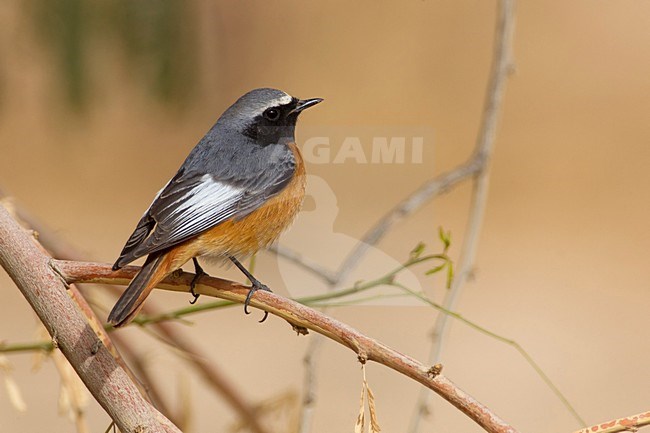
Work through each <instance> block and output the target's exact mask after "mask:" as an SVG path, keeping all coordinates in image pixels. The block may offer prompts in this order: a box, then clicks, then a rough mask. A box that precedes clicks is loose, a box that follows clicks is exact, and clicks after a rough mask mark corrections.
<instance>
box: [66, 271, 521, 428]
mask: <svg viewBox="0 0 650 433" xmlns="http://www.w3.org/2000/svg"><path fill="white" fill-rule="evenodd" d="M56 266H57V267H58V268H59V269H60V270H61V273H62V274H63V275H64V276H65V278H66V281H67V282H68V283H99V284H128V282H129V281H130V280H131V279H132V278H133V277H134V276H135V274H136V273H137V272H138V270H139V268H138V267H135V266H127V267H125V268H123V269H120V270H119V271H115V272H113V271H112V270H111V267H110V266H109V265H107V264H100V263H85V262H70V261H62V260H57V261H56ZM193 277H194V275H193V274H190V273H187V272H183V273H179V274H173V275H171V276H169V277H167V278H166V279H165V280H163V282H162V283H160V284H159V285H158V287H159V288H161V289H165V290H172V291H177V292H188V291H189V284H190V282H191V281H192V278H193ZM195 291H196V292H197V293H200V294H202V295H206V296H214V297H217V298H222V299H227V300H229V301H233V302H238V303H243V302H244V300H245V298H246V295H247V294H248V291H249V287H246V286H242V285H241V284H238V283H235V282H232V281H228V280H222V279H218V278H213V277H203V278H202V279H201V280H200V283H199V284H198V285H197V287H196V288H195ZM251 305H252V306H254V307H257V308H261V309H263V310H265V311H268V312H269V313H271V314H274V315H276V316H278V317H281V318H283V319H285V320H287V321H288V322H290V323H292V324H295V325H297V326H301V327H305V328H308V329H311V330H313V331H315V332H317V333H319V334H322V335H324V336H326V337H327V338H329V339H331V340H334V341H336V342H338V343H340V344H342V345H344V346H346V347H348V348H350V349H351V350H353V351H354V352H355V353H356V354H357V356H358V358H359V360H360V361H361V362H366V361H374V362H377V363H380V364H383V365H385V366H387V367H389V368H391V369H393V370H395V371H397V372H399V373H401V374H403V375H405V376H408V377H410V378H411V379H413V380H415V381H417V382H419V383H421V384H422V385H424V386H426V387H428V388H429V389H431V390H433V391H435V392H436V393H438V394H439V395H440V396H441V397H443V398H444V399H445V400H447V401H448V402H449V403H451V404H452V405H454V406H455V407H456V408H458V409H459V410H460V411H462V412H463V413H465V414H466V415H467V416H469V417H470V418H471V419H473V420H474V421H475V422H476V423H477V424H479V425H480V426H481V427H483V428H484V429H485V430H486V431H489V432H494V433H497V432H499V433H506V432H509V433H515V432H516V430H515V429H514V428H513V427H511V426H510V425H508V424H506V423H505V422H504V421H503V420H501V419H500V418H499V417H497V416H496V415H495V414H494V413H492V412H491V411H490V410H489V409H488V408H487V407H485V406H484V405H482V404H481V403H479V402H478V401H476V400H475V399H474V398H472V397H471V396H469V395H468V394H466V393H465V392H464V391H462V390H460V389H459V388H458V387H457V386H456V385H454V384H453V383H452V382H451V381H450V380H449V379H447V378H446V377H444V376H443V375H442V374H437V375H436V374H434V373H433V370H432V369H431V367H427V366H425V365H423V364H421V363H420V362H418V361H416V360H415V359H413V358H411V357H408V356H406V355H403V354H401V353H399V352H397V351H395V350H393V349H391V348H390V347H388V346H386V345H384V344H383V343H381V342H379V341H376V340H374V339H372V338H370V337H367V336H365V335H364V334H361V333H360V332H359V331H357V330H355V329H353V328H352V327H350V326H348V325H346V324H344V323H342V322H339V321H337V320H336V319H333V318H331V317H329V316H326V315H325V314H323V313H321V312H319V311H316V310H314V309H312V308H309V307H307V306H305V305H302V304H298V303H296V302H294V301H292V300H290V299H286V298H283V297H281V296H278V295H276V294H274V293H270V292H261V291H260V292H257V293H256V294H255V296H254V297H253V299H252V300H251Z"/></svg>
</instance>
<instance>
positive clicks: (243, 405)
mask: <svg viewBox="0 0 650 433" xmlns="http://www.w3.org/2000/svg"><path fill="white" fill-rule="evenodd" d="M4 197H6V195H5V194H4V192H3V191H2V189H0V199H2V198H4ZM15 213H16V214H17V215H18V218H19V219H20V220H21V222H23V221H24V222H25V223H26V224H27V225H28V226H29V227H30V228H32V229H34V230H35V231H36V232H37V233H38V239H39V241H40V243H41V244H42V245H43V246H44V247H45V248H47V249H48V250H49V251H50V252H51V253H52V254H53V255H54V256H55V257H57V258H60V259H67V260H78V259H79V257H80V253H79V252H78V251H77V250H76V249H75V248H74V247H72V246H71V245H69V244H68V243H66V242H64V241H62V240H61V239H59V238H58V237H57V236H56V235H54V234H53V232H52V230H49V229H48V228H47V227H45V226H44V225H42V224H41V223H40V222H39V221H38V219H36V218H33V217H32V216H31V215H30V214H29V213H27V212H26V211H25V210H24V209H22V208H20V207H16V209H15ZM107 288H108V289H109V290H111V291H112V292H113V293H115V294H116V295H117V296H119V294H120V293H121V292H120V289H119V288H117V287H114V286H107ZM71 289H72V290H71V292H72V293H73V294H75V296H74V297H75V301H76V302H77V303H78V304H79V305H80V307H81V308H82V309H85V308H86V307H87V308H88V309H89V308H90V307H89V306H88V305H87V303H86V301H85V299H84V298H83V296H82V295H81V294H80V293H78V292H77V291H76V289H75V288H74V287H71ZM142 312H143V313H144V314H146V315H147V316H150V317H151V316H157V315H159V314H160V313H159V312H158V311H157V310H156V309H155V308H154V307H153V306H152V303H147V304H145V306H144V308H143V309H142ZM85 313H86V316H87V317H89V318H91V317H93V316H94V314H93V313H92V311H88V312H85ZM95 319H96V317H95ZM97 323H99V321H97ZM152 326H154V327H155V328H156V329H157V330H158V331H159V332H160V333H161V334H162V335H164V337H165V338H166V339H167V340H169V341H170V343H171V344H172V345H173V346H174V347H177V348H179V349H180V350H182V351H184V352H185V353H186V354H187V357H186V359H187V361H188V362H190V363H192V364H193V365H194V366H195V367H196V368H197V369H198V372H199V373H200V374H201V375H202V376H203V378H204V379H205V380H206V382H207V384H208V385H210V386H211V387H212V389H213V390H214V391H215V392H216V393H217V394H219V395H220V396H222V397H223V398H224V399H225V401H226V402H227V403H229V404H230V405H231V406H232V408H233V409H234V410H235V412H237V413H238V414H239V416H240V417H241V419H242V422H243V423H244V424H247V425H249V426H250V429H251V431H252V432H253V433H266V429H265V427H264V426H263V425H262V424H261V422H260V421H259V419H258V418H259V417H258V416H257V414H256V412H255V410H254V408H253V406H252V405H251V404H250V403H249V402H248V401H246V400H245V399H244V397H243V396H242V395H241V393H240V392H239V391H238V390H237V389H235V387H234V386H233V385H232V384H231V382H230V381H229V380H228V378H227V377H226V376H225V375H224V374H223V373H221V371H220V370H219V369H218V368H217V367H216V365H215V364H214V363H213V362H209V361H207V359H208V357H207V356H205V354H204V353H203V352H202V351H201V348H200V346H198V345H196V344H193V343H192V338H191V337H190V336H188V335H185V334H184V333H182V332H180V331H179V330H178V329H172V327H171V326H170V325H169V324H167V323H162V322H161V323H155V324H153V325H152ZM95 328H96V329H95V330H96V332H98V333H99V334H100V338H102V341H104V344H106V346H107V347H108V349H109V350H110V351H111V353H112V354H113V356H115V358H116V360H117V361H118V363H120V365H121V366H122V367H123V368H124V369H125V370H126V372H127V373H129V375H130V376H132V374H131V372H130V370H129V369H128V367H127V366H126V364H125V363H124V362H123V360H122V358H121V357H120V355H119V353H118V352H117V350H115V348H114V347H113V345H112V343H111V340H110V339H109V338H108V337H107V336H105V333H104V329H103V328H102V327H101V325H99V326H96V327H95ZM112 339H113V340H116V341H117V342H119V343H120V346H121V348H122V350H123V351H125V352H127V353H128V354H129V355H130V356H131V358H132V360H133V361H134V364H135V365H136V366H137V367H138V368H139V370H140V374H141V375H142V376H143V378H144V376H148V372H147V371H146V370H145V369H144V365H143V362H142V360H141V359H140V358H139V357H138V356H137V355H136V353H135V352H134V351H133V350H131V348H130V346H129V345H128V344H127V343H126V341H125V339H123V338H121V337H120V336H119V335H116V334H114V335H113V336H112ZM132 377H133V376H132ZM133 379H134V383H136V385H137V386H139V387H140V388H141V392H142V393H143V395H144V396H145V398H146V397H147V395H148V394H151V396H152V397H153V398H154V401H156V402H157V403H158V404H159V405H161V406H160V409H161V410H162V411H163V413H166V414H167V416H171V415H173V414H172V413H171V412H170V411H169V408H168V407H166V406H165V405H164V401H163V400H162V396H161V395H160V392H159V391H158V390H157V387H156V386H155V385H156V384H155V382H151V381H146V382H145V383H146V384H147V387H148V389H143V387H142V386H141V385H140V382H139V381H138V379H137V378H133Z"/></svg>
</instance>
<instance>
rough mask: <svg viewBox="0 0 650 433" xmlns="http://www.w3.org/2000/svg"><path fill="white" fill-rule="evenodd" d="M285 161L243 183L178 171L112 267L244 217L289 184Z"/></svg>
mask: <svg viewBox="0 0 650 433" xmlns="http://www.w3.org/2000/svg"><path fill="white" fill-rule="evenodd" d="M288 162H289V163H287V164H284V166H283V167H281V169H277V168H276V169H275V170H268V171H261V172H259V174H258V175H257V176H252V177H247V179H245V180H244V179H227V180H226V179H217V178H216V177H215V176H214V175H211V174H202V175H199V174H194V175H183V172H182V171H181V172H179V173H178V174H177V175H176V176H175V177H174V178H173V179H172V180H171V181H170V182H169V183H168V184H167V186H165V188H163V189H162V190H161V191H160V193H159V194H158V196H157V197H156V198H155V199H154V201H153V203H152V204H151V206H150V207H149V209H148V210H147V212H145V214H144V215H143V217H142V219H141V220H140V222H139V223H138V225H137V226H136V228H135V230H134V231H133V234H132V235H131V237H130V238H129V240H128V241H127V242H126V245H125V246H124V249H123V250H122V253H121V254H120V257H119V258H118V259H117V261H116V262H115V265H114V266H113V268H114V269H119V268H121V267H122V266H124V265H126V264H128V263H130V262H132V261H133V260H135V259H137V258H138V257H142V256H144V255H146V254H150V253H152V252H156V251H160V250H164V249H166V248H169V247H172V246H174V245H177V244H179V243H180V242H183V241H185V240H187V239H190V238H192V237H194V236H196V235H198V234H200V233H202V232H204V231H206V230H208V229H210V228H212V227H214V226H216V225H218V224H220V223H222V222H224V221H226V220H228V219H231V218H234V219H240V218H243V217H244V216H246V215H248V214H249V213H251V212H252V211H254V210H255V209H257V208H259V207H260V206H261V205H262V204H264V202H266V201H267V200H268V199H269V198H271V197H272V196H274V195H276V194H277V193H278V192H280V191H281V190H282V189H283V188H284V187H285V186H286V185H287V184H288V183H289V181H290V180H291V177H292V175H293V172H294V164H292V163H291V162H292V161H288Z"/></svg>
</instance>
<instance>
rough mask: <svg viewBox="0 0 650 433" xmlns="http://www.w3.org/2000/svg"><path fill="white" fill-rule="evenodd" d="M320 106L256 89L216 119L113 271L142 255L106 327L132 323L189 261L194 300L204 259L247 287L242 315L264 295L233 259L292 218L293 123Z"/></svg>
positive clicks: (300, 182)
mask: <svg viewBox="0 0 650 433" xmlns="http://www.w3.org/2000/svg"><path fill="white" fill-rule="evenodd" d="M321 101H322V99H320V98H314V99H304V100H301V99H297V98H294V97H292V96H290V95H288V94H287V93H285V92H282V91H280V90H275V89H267V88H264V89H256V90H252V91H251V92H248V93H247V94H245V95H244V96H242V97H241V98H239V100H237V102H235V103H234V104H233V105H232V106H230V108H228V109H227V110H226V111H225V112H224V113H223V114H222V115H221V117H220V118H219V120H217V123H215V124H214V126H213V127H212V128H211V129H210V130H209V131H208V132H207V134H206V135H205V136H204V137H203V138H202V139H201V141H199V143H198V144H197V145H196V146H195V147H194V149H192V151H191V152H190V154H189V155H188V157H187V159H185V162H183V164H182V165H181V167H180V169H179V170H178V172H177V173H176V175H175V176H174V177H173V178H172V179H171V180H170V181H169V182H168V183H167V185H165V187H164V188H163V189H162V190H160V192H159V193H158V195H156V197H155V199H154V200H153V203H151V206H149V209H147V211H146V212H145V213H144V215H143V216H142V219H140V222H138V225H137V226H136V228H135V230H134V231H133V234H132V235H131V237H130V238H129V239H128V241H127V242H126V245H125V246H124V249H123V250H122V253H121V254H120V257H119V258H118V259H117V261H116V262H115V264H114V265H113V270H117V269H120V268H121V267H123V266H125V265H127V264H128V263H130V262H132V261H134V260H135V259H137V258H139V257H143V256H145V255H147V259H146V261H145V262H144V265H143V266H142V268H141V270H140V272H138V274H137V275H136V276H135V278H133V280H132V281H131V283H130V284H129V286H128V288H127V289H126V291H125V292H124V293H123V294H122V296H121V297H120V299H119V300H118V301H117V303H116V304H115V306H114V307H113V310H112V311H111V312H110V314H109V316H108V322H109V323H111V324H112V325H114V326H116V327H118V326H123V325H126V324H127V323H129V322H130V321H131V320H133V318H134V317H135V316H136V314H137V313H138V311H140V309H141V308H142V305H143V303H144V300H145V299H146V297H147V296H148V295H149V293H150V292H151V290H152V289H153V288H154V287H155V286H156V284H158V283H159V282H160V281H161V280H162V279H163V278H165V277H166V276H167V275H168V274H170V273H171V272H173V271H174V270H176V269H178V268H180V267H181V266H182V265H183V264H185V263H186V262H187V261H188V260H190V259H192V260H193V261H194V265H195V268H196V277H195V278H194V280H193V281H192V285H191V291H192V293H193V294H194V285H195V284H196V281H197V280H198V278H200V276H201V275H204V274H205V273H204V272H203V270H202V269H201V267H200V265H199V263H198V261H197V260H196V258H197V257H202V256H210V257H214V258H217V259H224V260H226V261H227V260H231V261H232V262H233V263H234V264H235V265H236V266H237V267H238V268H239V269H240V270H241V271H242V272H243V273H244V275H246V277H247V278H248V279H249V280H250V281H251V283H252V285H251V289H250V291H249V293H248V296H247V298H246V302H245V304H244V311H245V312H246V313H247V314H248V310H247V306H248V303H249V302H250V298H251V296H252V295H253V293H255V291H256V290H258V289H262V290H269V289H268V287H266V286H265V285H264V284H262V283H260V282H259V281H258V280H257V279H256V278H255V277H253V275H251V273H250V272H248V270H246V268H245V267H244V266H243V265H242V264H241V263H240V262H239V260H238V259H242V258H244V257H246V256H249V255H251V254H254V253H255V252H256V251H258V250H259V249H260V248H264V247H266V246H267V245H269V244H270V243H271V242H273V241H274V240H275V239H276V238H277V237H278V236H279V235H280V233H281V232H282V231H283V230H284V229H285V228H287V226H288V225H289V224H290V223H291V221H292V220H293V219H294V217H295V216H296V214H297V213H298V211H299V209H300V206H301V204H302V200H303V197H304V193H305V166H304V163H303V160H302V156H301V155H300V151H299V150H298V147H297V146H296V143H295V138H294V133H295V127H296V121H297V119H298V115H299V114H300V113H301V112H302V111H303V110H305V109H306V108H309V107H312V106H314V105H316V104H318V103H319V102H321ZM196 297H198V296H197V295H195V299H196ZM264 318H266V314H265V316H264ZM263 320H264V319H262V321H263Z"/></svg>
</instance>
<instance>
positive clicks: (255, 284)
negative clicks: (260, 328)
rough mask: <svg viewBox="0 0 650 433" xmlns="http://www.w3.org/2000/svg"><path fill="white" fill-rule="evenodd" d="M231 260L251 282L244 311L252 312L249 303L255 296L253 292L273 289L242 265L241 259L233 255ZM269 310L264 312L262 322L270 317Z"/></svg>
mask: <svg viewBox="0 0 650 433" xmlns="http://www.w3.org/2000/svg"><path fill="white" fill-rule="evenodd" d="M230 260H231V261H232V262H233V263H234V264H235V266H237V268H239V270H240V271H242V273H243V274H244V275H246V278H248V280H249V281H250V282H251V289H250V290H249V291H248V295H246V300H245V301H244V313H246V314H250V311H248V305H249V304H250V303H251V298H252V297H253V294H254V293H255V292H257V291H258V290H266V291H267V292H271V291H272V290H271V289H269V288H268V287H267V286H266V285H265V284H262V283H261V282H260V281H259V280H258V279H257V278H255V277H254V276H253V274H251V273H250V272H248V269H246V268H245V267H244V265H242V264H241V263H240V262H239V260H237V259H236V258H234V257H233V256H230ZM268 315H269V312H268V311H265V312H264V317H262V320H260V323H262V322H263V321H265V320H266V318H267V317H268Z"/></svg>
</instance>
